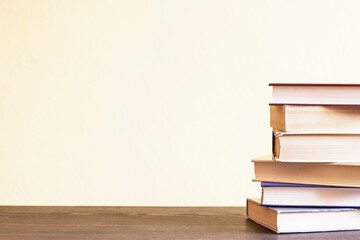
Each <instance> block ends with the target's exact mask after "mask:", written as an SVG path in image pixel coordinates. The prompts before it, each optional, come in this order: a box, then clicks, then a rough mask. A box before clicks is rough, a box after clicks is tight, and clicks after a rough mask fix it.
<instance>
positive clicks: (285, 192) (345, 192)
mask: <svg viewBox="0 0 360 240" xmlns="http://www.w3.org/2000/svg"><path fill="white" fill-rule="evenodd" d="M261 187H262V196H261V205H263V206H288V207H358V208H360V188H352V187H333V186H320V185H304V184H288V183H269V182H262V183H261Z"/></svg>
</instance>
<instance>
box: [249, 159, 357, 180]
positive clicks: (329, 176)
mask: <svg viewBox="0 0 360 240" xmlns="http://www.w3.org/2000/svg"><path fill="white" fill-rule="evenodd" d="M252 161H253V162H254V169H255V179H254V181H260V182H280V183H299V184H313V185H328V186H343V187H360V164H356V163H295V162H277V161H274V160H273V159H272V156H271V155H267V156H264V157H259V158H255V159H253V160H252Z"/></svg>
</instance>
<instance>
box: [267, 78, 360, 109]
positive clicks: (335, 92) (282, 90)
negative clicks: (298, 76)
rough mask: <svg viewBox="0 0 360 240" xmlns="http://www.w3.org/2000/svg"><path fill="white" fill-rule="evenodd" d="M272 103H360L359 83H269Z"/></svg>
mask: <svg viewBox="0 0 360 240" xmlns="http://www.w3.org/2000/svg"><path fill="white" fill-rule="evenodd" d="M269 85H270V86H272V87H273V99H272V104H280V105H283V104H294V105H296V104H307V105H319V104H320V105H360V84H323V83H311V84H307V83H305V84H304V83H270V84H269Z"/></svg>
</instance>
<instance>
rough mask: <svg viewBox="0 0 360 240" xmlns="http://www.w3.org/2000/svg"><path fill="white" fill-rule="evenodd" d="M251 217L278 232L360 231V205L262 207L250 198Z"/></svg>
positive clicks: (248, 207) (248, 212)
mask: <svg viewBox="0 0 360 240" xmlns="http://www.w3.org/2000/svg"><path fill="white" fill-rule="evenodd" d="M246 209H247V216H248V217H249V218H250V219H251V220H253V221H254V222H256V223H258V224H260V225H263V226H264V227H266V228H268V229H270V230H272V231H274V232H276V233H297V232H324V231H345V230H360V210H359V209H356V208H299V207H297V208H289V207H266V206H261V205H260V201H259V200H258V199H247V204H246Z"/></svg>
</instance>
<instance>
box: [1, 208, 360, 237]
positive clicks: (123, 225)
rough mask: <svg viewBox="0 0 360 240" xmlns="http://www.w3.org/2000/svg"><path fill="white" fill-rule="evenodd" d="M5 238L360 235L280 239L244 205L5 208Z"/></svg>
mask: <svg viewBox="0 0 360 240" xmlns="http://www.w3.org/2000/svg"><path fill="white" fill-rule="evenodd" d="M0 239H1V240H2V239H102V240H104V239H121V240H123V239H141V240H146V239H166V240H172V239H175V240H177V239H306V240H311V239H352V240H355V239H360V231H350V232H333V233H308V234H283V235H277V234H274V233H272V232H270V231H269V230H267V229H265V228H263V227H261V226H259V225H257V224H256V223H254V222H252V221H251V220H249V219H247V218H246V215H245V208H244V207H33V206H32V207H28V206H2V207H0Z"/></svg>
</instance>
